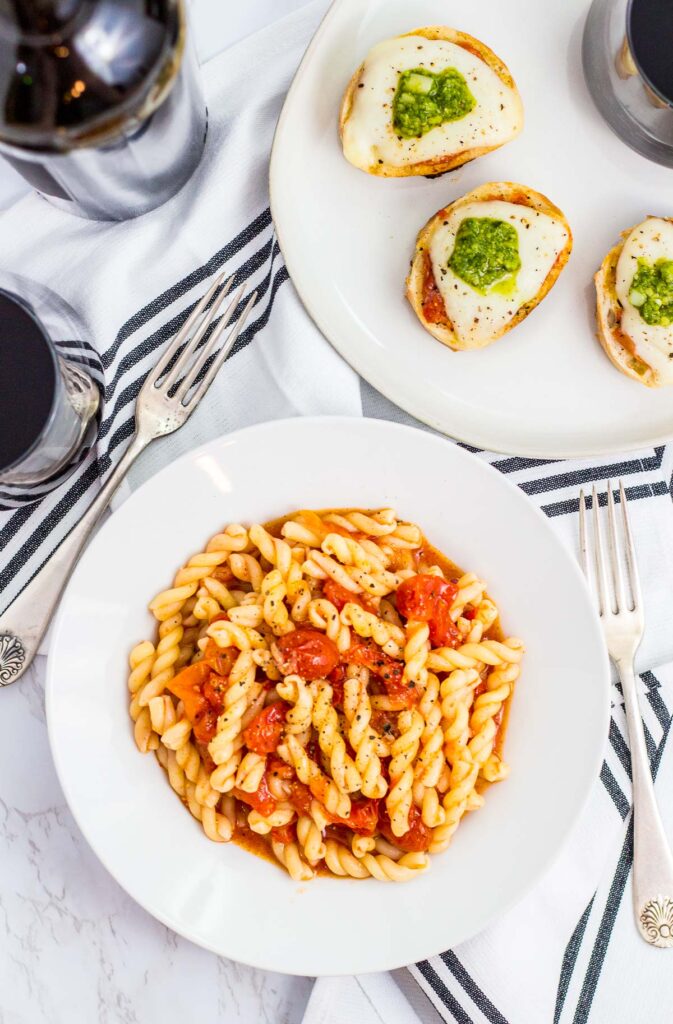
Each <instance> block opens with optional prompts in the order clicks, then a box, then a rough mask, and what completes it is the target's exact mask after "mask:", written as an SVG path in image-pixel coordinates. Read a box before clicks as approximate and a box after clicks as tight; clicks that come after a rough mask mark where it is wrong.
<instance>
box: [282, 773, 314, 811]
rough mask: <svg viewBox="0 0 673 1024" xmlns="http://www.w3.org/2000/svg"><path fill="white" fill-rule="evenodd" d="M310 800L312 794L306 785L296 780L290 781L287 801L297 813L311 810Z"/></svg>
mask: <svg viewBox="0 0 673 1024" xmlns="http://www.w3.org/2000/svg"><path fill="white" fill-rule="evenodd" d="M312 800H313V795H312V793H311V790H310V789H309V788H308V786H305V785H304V783H303V782H299V781H298V780H297V781H296V782H293V783H292V787H291V789H290V795H289V797H288V803H290V804H291V805H292V806H293V807H294V809H295V811H298V813H299V814H308V813H309V811H310V810H311V801H312Z"/></svg>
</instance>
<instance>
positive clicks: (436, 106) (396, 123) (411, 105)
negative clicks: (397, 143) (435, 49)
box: [393, 68, 477, 139]
mask: <svg viewBox="0 0 673 1024" xmlns="http://www.w3.org/2000/svg"><path fill="white" fill-rule="evenodd" d="M476 105H477V101H476V100H475V98H474V96H473V95H472V93H471V92H470V90H469V89H468V87H467V82H466V81H465V79H464V78H463V76H462V75H461V73H460V71H457V70H456V68H446V69H445V70H444V71H440V72H434V71H428V70H427V68H413V69H412V70H411V71H403V72H402V73H401V75H400V79H399V82H398V83H397V90H396V92H395V98H394V99H393V127H394V129H395V131H396V132H397V134H398V135H401V136H402V138H403V139H416V138H420V137H421V136H422V135H425V134H426V133H427V132H429V131H430V130H431V129H432V128H436V127H437V126H438V125H440V124H446V123H447V122H448V121H458V120H460V118H461V117H465V115H466V114H469V113H470V111H471V110H474V108H475V106H476Z"/></svg>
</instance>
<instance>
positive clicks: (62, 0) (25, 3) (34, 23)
mask: <svg viewBox="0 0 673 1024" xmlns="http://www.w3.org/2000/svg"><path fill="white" fill-rule="evenodd" d="M83 2H84V0H0V33H2V34H3V35H5V36H7V37H9V38H10V39H21V40H22V41H24V42H26V41H29V40H30V41H35V42H37V41H39V40H41V39H48V38H49V37H50V36H53V35H55V34H57V33H59V32H62V31H63V30H64V29H65V28H66V27H67V26H68V25H69V23H70V22H71V21H72V19H73V18H74V17H75V16H76V14H77V13H78V11H79V9H80V8H81V7H82V6H83Z"/></svg>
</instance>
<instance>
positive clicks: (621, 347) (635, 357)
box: [594, 217, 673, 388]
mask: <svg viewBox="0 0 673 1024" xmlns="http://www.w3.org/2000/svg"><path fill="white" fill-rule="evenodd" d="M661 220H665V221H667V222H668V223H669V224H673V218H671V217H662V218H661ZM639 227H640V224H635V225H634V226H633V227H632V228H628V229H627V230H626V231H622V234H621V241H620V242H618V243H617V245H615V246H614V247H613V248H612V249H610V251H609V253H608V254H607V256H606V257H605V259H604V260H603V262H602V263H601V265H600V268H599V269H598V270H597V272H596V274H595V275H594V283H595V285H596V323H597V326H598V340H599V341H600V343H601V345H602V347H603V349H604V350H605V353H606V355H607V357H608V359H609V360H610V362H611V363H613V364H614V366H616V367H617V369H618V370H620V371H621V372H622V373H625V374H626V376H627V377H631V379H632V380H636V381H638V383H639V384H645V386H646V387H649V388H658V387H663V386H665V385H667V384H670V381H669V380H662V379H661V375H660V374H659V373H658V372H657V370H656V369H655V368H654V367H652V366H650V365H649V363H647V361H646V360H645V359H643V358H642V357H641V355H640V354H639V353H638V351H637V349H636V345H635V342H634V340H633V339H632V338H631V337H630V336H629V334H627V333H626V332H625V331H624V330H622V326H621V323H622V316H623V312H624V310H623V307H622V304H621V302H620V301H619V299H618V297H617V263H618V262H619V257H620V256H621V254H622V249H623V248H624V243H625V242H626V240H627V239H628V238H629V236H630V235H631V234H632V232H634V231H635V230H636V229H637V228H639ZM671 330H672V332H673V328H672V329H671Z"/></svg>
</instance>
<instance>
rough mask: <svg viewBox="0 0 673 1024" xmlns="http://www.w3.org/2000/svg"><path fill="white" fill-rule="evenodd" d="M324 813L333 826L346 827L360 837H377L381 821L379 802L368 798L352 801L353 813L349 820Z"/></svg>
mask: <svg viewBox="0 0 673 1024" xmlns="http://www.w3.org/2000/svg"><path fill="white" fill-rule="evenodd" d="M323 810H324V808H323ZM324 813H325V817H326V818H327V819H328V820H329V821H331V822H332V824H334V825H345V826H346V828H349V829H350V830H351V832H355V834H356V835H358V836H373V835H376V832H377V829H378V820H379V801H378V800H368V799H367V798H366V797H363V798H362V799H361V800H352V801H351V813H350V814H349V816H348V817H347V818H339V817H337V815H336V814H330V813H329V811H326V810H324Z"/></svg>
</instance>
